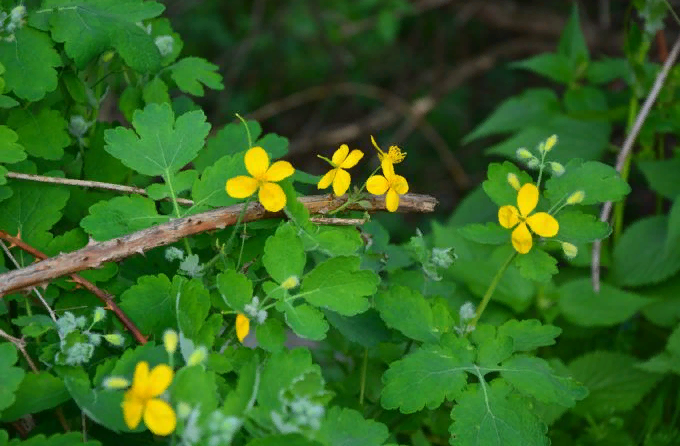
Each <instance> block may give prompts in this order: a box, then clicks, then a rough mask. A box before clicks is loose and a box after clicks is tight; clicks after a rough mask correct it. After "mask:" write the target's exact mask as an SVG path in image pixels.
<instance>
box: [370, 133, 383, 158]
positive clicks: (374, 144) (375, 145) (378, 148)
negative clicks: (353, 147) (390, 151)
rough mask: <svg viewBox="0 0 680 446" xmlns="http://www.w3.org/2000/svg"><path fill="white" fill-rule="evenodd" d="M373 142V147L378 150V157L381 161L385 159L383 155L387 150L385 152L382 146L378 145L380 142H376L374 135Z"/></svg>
mask: <svg viewBox="0 0 680 446" xmlns="http://www.w3.org/2000/svg"><path fill="white" fill-rule="evenodd" d="M371 143H372V144H373V147H375V149H376V150H377V151H378V158H380V161H382V160H383V157H384V155H385V152H383V151H382V150H381V149H380V147H379V146H378V143H377V142H375V138H373V135H371Z"/></svg>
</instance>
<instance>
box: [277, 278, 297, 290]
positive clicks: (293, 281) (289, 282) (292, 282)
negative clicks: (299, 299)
mask: <svg viewBox="0 0 680 446" xmlns="http://www.w3.org/2000/svg"><path fill="white" fill-rule="evenodd" d="M299 284H300V279H298V278H297V276H290V277H289V278H287V279H286V280H284V281H283V282H282V283H281V288H284V289H286V290H290V289H293V288H295V287H296V286H298V285H299Z"/></svg>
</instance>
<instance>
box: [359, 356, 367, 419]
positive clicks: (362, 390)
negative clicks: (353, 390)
mask: <svg viewBox="0 0 680 446" xmlns="http://www.w3.org/2000/svg"><path fill="white" fill-rule="evenodd" d="M367 368H368V348H365V349H364V361H363V364H362V365H361V388H360V390H359V405H360V406H363V405H364V393H365V392H366V369H367Z"/></svg>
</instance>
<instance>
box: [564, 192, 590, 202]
mask: <svg viewBox="0 0 680 446" xmlns="http://www.w3.org/2000/svg"><path fill="white" fill-rule="evenodd" d="M584 198H586V193H585V192H583V191H582V190H577V191H576V192H574V193H573V194H571V195H569V198H567V204H579V203H581V202H582V201H583V199H584Z"/></svg>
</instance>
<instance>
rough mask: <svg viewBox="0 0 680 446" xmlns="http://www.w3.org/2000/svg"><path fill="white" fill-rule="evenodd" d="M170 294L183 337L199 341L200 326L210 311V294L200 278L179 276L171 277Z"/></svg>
mask: <svg viewBox="0 0 680 446" xmlns="http://www.w3.org/2000/svg"><path fill="white" fill-rule="evenodd" d="M171 295H174V296H177V297H176V301H175V308H176V310H175V311H176V315H177V326H178V327H179V330H180V332H181V333H182V334H183V335H184V337H186V338H188V339H191V340H192V341H194V342H195V343H200V339H199V333H200V330H201V327H202V326H203V324H204V323H205V322H206V320H207V319H208V313H209V312H210V294H209V293H208V290H206V289H205V287H204V286H203V282H202V281H201V280H200V279H191V280H186V279H184V278H183V277H181V276H175V277H174V278H173V279H172V291H171Z"/></svg>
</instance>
